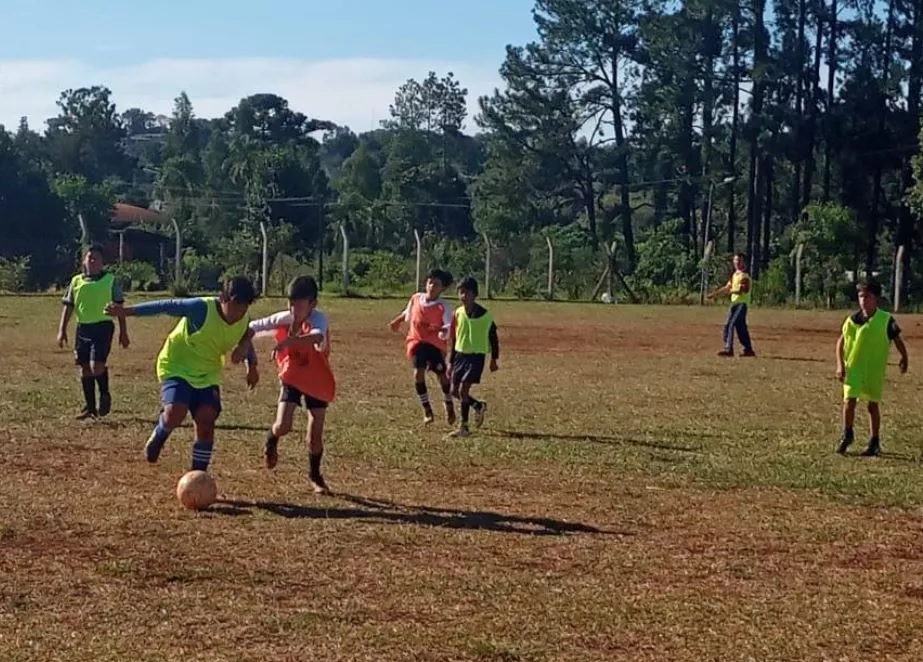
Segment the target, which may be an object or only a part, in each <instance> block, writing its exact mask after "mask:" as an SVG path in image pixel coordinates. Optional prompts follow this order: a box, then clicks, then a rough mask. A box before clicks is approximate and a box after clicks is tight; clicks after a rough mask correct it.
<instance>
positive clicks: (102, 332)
mask: <svg viewBox="0 0 923 662" xmlns="http://www.w3.org/2000/svg"><path fill="white" fill-rule="evenodd" d="M110 301H113V302H116V303H119V304H121V303H123V302H124V301H125V297H124V296H123V295H122V288H121V286H120V285H119V282H118V281H117V280H116V279H115V276H113V275H112V274H111V273H110V272H108V271H106V268H105V264H104V263H103V248H102V246H100V245H99V244H93V245H92V246H90V247H89V248H87V249H86V252H85V253H84V254H83V269H82V270H81V272H80V273H79V274H77V275H75V276H74V277H73V278H71V281H70V284H69V285H68V287H67V292H65V294H64V298H63V299H62V300H61V302H62V303H63V304H64V308H63V310H62V311H61V321H60V323H59V324H58V347H64V346H65V345H67V326H68V323H69V322H70V319H71V316H74V317H76V318H77V328H76V331H75V342H74V361H75V362H76V364H77V365H78V366H80V384H81V386H82V387H83V400H84V405H83V409H82V410H81V411H80V414H78V415H77V418H78V420H85V419H88V418H95V417H96V416H106V415H107V414H108V413H109V412H110V411H111V410H112V395H111V394H110V391H109V368H108V367H107V365H106V362H107V361H108V360H109V352H110V351H111V350H112V336H113V335H114V334H115V325H114V324H113V323H112V320H111V319H109V317H108V316H107V315H106V304H108V303H109V302H110ZM129 344H130V341H129V338H128V328H127V327H126V325H125V320H124V319H123V318H119V345H121V346H122V347H123V348H127V347H128V345H129ZM97 386H98V387H99V406H97V404H96V388H97Z"/></svg>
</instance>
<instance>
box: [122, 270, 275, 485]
mask: <svg viewBox="0 0 923 662" xmlns="http://www.w3.org/2000/svg"><path fill="white" fill-rule="evenodd" d="M255 299H256V291H255V290H254V288H253V283H251V282H250V279H248V278H247V277H245V276H235V277H233V278H229V279H228V280H226V281H225V282H224V286H223V288H222V290H221V293H220V294H219V295H218V296H217V297H203V298H193V299H163V300H160V301H151V302H149V303H142V304H138V305H136V306H123V305H122V304H120V303H115V302H113V303H111V304H109V305H108V306H107V307H106V314H107V315H111V316H113V317H117V318H119V319H121V318H123V317H133V316H138V317H149V316H152V315H170V316H171V317H179V318H180V320H179V322H178V323H177V324H176V327H174V329H173V331H171V332H170V334H169V335H168V336H167V339H166V341H165V342H164V344H163V348H162V349H161V350H160V354H159V355H158V356H157V379H158V380H159V381H160V400H161V404H162V405H163V411H162V412H161V415H160V419H159V420H158V422H157V426H156V427H155V428H154V431H153V432H152V433H151V436H150V438H149V439H148V440H147V444H145V446H144V452H145V455H146V456H147V461H148V462H151V463H154V462H157V459H158V458H159V457H160V451H161V450H163V445H164V444H165V443H166V441H167V438H168V437H169V436H170V433H171V432H172V431H173V430H175V429H176V428H177V427H179V426H180V425H181V424H182V422H183V420H184V419H185V418H186V414H187V413H189V414H192V420H193V422H194V423H195V441H194V443H193V444H192V469H193V470H199V471H207V470H208V465H209V463H210V462H211V457H212V447H213V446H214V442H215V421H216V420H217V419H218V416H219V415H220V414H221V373H222V369H223V367H224V362H225V356H226V355H227V354H229V353H230V354H231V362H232V363H240V362H241V361H243V360H244V359H245V358H246V359H247V365H248V370H247V386H249V387H250V388H254V387H255V386H256V384H257V383H258V382H259V373H258V372H257V370H256V355H255V354H254V353H253V346H252V345H251V343H250V340H251V338H252V337H253V332H252V331H250V330H249V328H248V324H249V323H250V318H249V316H248V315H247V310H248V309H249V308H250V304H252V303H253V301H254V300H255Z"/></svg>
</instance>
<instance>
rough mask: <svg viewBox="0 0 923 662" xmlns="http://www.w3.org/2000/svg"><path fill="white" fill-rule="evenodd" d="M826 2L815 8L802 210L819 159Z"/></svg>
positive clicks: (818, 0) (808, 201)
mask: <svg viewBox="0 0 923 662" xmlns="http://www.w3.org/2000/svg"><path fill="white" fill-rule="evenodd" d="M823 11H824V2H823V0H817V4H816V5H815V7H814V21H815V28H816V29H815V32H814V65H813V67H812V68H811V97H810V102H809V106H808V121H807V126H806V127H805V138H804V141H805V155H806V157H807V161H806V162H805V166H804V187H803V188H802V190H801V208H802V209H803V208H804V207H807V206H808V205H809V204H810V203H811V194H812V192H813V190H812V189H813V187H814V171H815V169H816V168H817V158H816V155H815V153H814V142H815V140H816V136H817V112H818V111H817V102H818V100H819V99H820V94H821V90H820V61H821V56H822V54H823V50H824V49H823V42H824V39H823V37H824V21H823Z"/></svg>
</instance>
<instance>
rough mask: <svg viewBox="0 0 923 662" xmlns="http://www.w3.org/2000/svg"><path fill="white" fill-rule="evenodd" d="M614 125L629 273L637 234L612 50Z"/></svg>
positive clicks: (615, 54)
mask: <svg viewBox="0 0 923 662" xmlns="http://www.w3.org/2000/svg"><path fill="white" fill-rule="evenodd" d="M612 125H613V127H614V129H615V148H616V150H617V151H618V158H617V159H616V166H617V170H618V173H617V178H618V184H619V216H621V218H622V237H623V238H624V240H625V256H626V258H627V259H628V271H629V272H632V271H634V269H635V263H636V261H637V259H636V256H635V232H634V227H633V223H632V218H631V192H630V191H629V190H628V185H629V176H628V144H627V142H626V140H625V127H624V124H623V122H622V99H621V96H620V95H619V51H618V48H617V47H613V49H612Z"/></svg>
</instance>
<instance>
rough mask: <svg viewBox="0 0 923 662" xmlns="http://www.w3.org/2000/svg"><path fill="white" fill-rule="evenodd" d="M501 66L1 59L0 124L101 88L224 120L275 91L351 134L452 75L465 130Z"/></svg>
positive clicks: (37, 117)
mask: <svg viewBox="0 0 923 662" xmlns="http://www.w3.org/2000/svg"><path fill="white" fill-rule="evenodd" d="M498 65H499V63H470V62H447V61H437V60H433V61H429V60H388V59H346V60H322V61H307V60H295V59H281V58H243V59H230V58H229V59H214V60H209V59H155V60H149V61H146V62H142V63H139V64H134V65H129V66H109V67H95V66H91V65H89V64H88V63H86V62H83V61H80V60H0V124H5V125H6V127H7V129H9V130H14V129H15V127H16V125H17V124H18V123H19V119H20V117H22V116H26V117H28V118H29V123H30V125H31V126H32V127H33V128H34V129H36V130H43V129H44V126H45V120H47V119H48V118H49V117H53V116H54V115H56V114H57V107H56V106H55V102H56V101H57V99H58V96H59V95H60V93H61V91H62V90H65V89H68V88H76V87H89V86H91V85H105V86H106V87H108V88H109V89H111V90H112V94H113V100H114V101H115V103H116V105H117V106H118V108H119V110H125V109H127V108H131V107H135V106H136V107H139V108H144V109H145V110H149V111H151V112H153V113H158V114H164V115H166V114H169V113H170V111H171V110H172V107H173V99H174V98H175V97H176V96H177V95H178V94H179V93H180V91H183V90H185V91H186V93H187V94H188V95H189V98H190V99H191V100H192V103H193V106H194V107H195V111H196V115H198V116H199V117H217V116H220V115H223V114H224V113H225V112H227V111H228V110H229V109H230V108H232V107H233V106H234V105H236V104H237V102H238V101H239V100H240V99H241V98H242V97H245V96H248V95H250V94H255V93H259V92H272V93H275V94H278V95H280V96H282V97H285V98H286V99H288V101H289V104H290V105H291V107H292V108H294V109H295V110H298V111H301V112H303V113H304V114H305V115H307V116H309V117H315V118H318V119H325V120H331V121H334V122H337V123H338V124H345V125H347V126H349V127H351V128H352V129H353V130H354V131H356V132H362V131H367V130H368V129H370V128H374V127H377V126H378V122H379V120H381V119H384V118H385V117H386V116H387V114H388V106H389V104H390V103H391V101H392V100H393V98H394V92H395V90H396V89H397V88H398V86H399V85H401V83H403V82H404V81H406V80H407V79H408V78H416V79H418V80H419V79H422V78H424V77H425V76H426V74H427V72H428V71H430V70H432V71H435V72H436V73H437V74H440V75H441V74H444V73H446V72H449V71H452V72H454V73H455V77H456V78H457V79H458V80H459V81H460V82H461V84H462V85H463V86H464V87H467V88H468V93H469V94H468V103H469V110H470V116H469V119H468V122H467V126H468V127H469V129H470V128H471V127H473V126H474V122H473V115H474V113H476V112H477V99H478V97H479V96H480V95H483V94H489V93H490V92H492V90H493V89H494V88H495V87H500V86H502V84H501V80H500V77H499V74H498V73H497V69H498Z"/></svg>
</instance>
